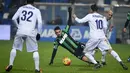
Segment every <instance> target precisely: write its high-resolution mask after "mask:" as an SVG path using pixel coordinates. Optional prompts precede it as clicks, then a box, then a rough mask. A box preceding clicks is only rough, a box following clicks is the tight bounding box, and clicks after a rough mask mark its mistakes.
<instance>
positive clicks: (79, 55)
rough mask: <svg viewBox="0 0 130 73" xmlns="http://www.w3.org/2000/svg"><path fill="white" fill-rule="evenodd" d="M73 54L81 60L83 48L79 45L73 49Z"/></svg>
mask: <svg viewBox="0 0 130 73" xmlns="http://www.w3.org/2000/svg"><path fill="white" fill-rule="evenodd" d="M74 55H75V56H76V57H77V58H79V59H81V60H82V58H83V56H84V53H83V48H81V47H80V48H77V49H76V50H75V53H74Z"/></svg>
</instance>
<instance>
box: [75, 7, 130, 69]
mask: <svg viewBox="0 0 130 73" xmlns="http://www.w3.org/2000/svg"><path fill="white" fill-rule="evenodd" d="M91 10H92V11H93V12H92V13H90V14H88V15H86V16H85V17H84V18H82V19H79V18H77V16H76V15H75V14H74V15H73V17H74V19H75V21H77V22H78V23H85V22H88V23H89V27H90V32H89V40H88V42H87V43H86V48H85V49H84V51H83V52H84V53H85V56H86V57H88V58H89V59H90V60H91V62H92V63H94V64H97V62H96V61H95V59H94V57H93V56H92V55H91V53H92V52H93V50H94V49H95V47H98V48H100V49H101V50H102V51H104V50H105V51H108V52H109V53H110V54H111V55H112V56H113V57H114V58H115V59H116V60H117V61H118V62H119V63H120V65H121V66H122V67H123V69H124V70H127V69H128V67H127V66H125V64H124V63H123V62H122V60H121V59H120V57H119V55H118V54H117V53H116V52H115V51H114V50H113V49H112V47H111V46H110V44H109V41H108V39H107V38H106V36H105V33H104V28H106V27H107V22H106V19H105V18H104V16H103V15H101V14H99V13H98V12H97V11H98V7H97V5H96V4H93V5H91Z"/></svg>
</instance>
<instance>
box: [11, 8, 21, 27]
mask: <svg viewBox="0 0 130 73" xmlns="http://www.w3.org/2000/svg"><path fill="white" fill-rule="evenodd" d="M19 15H20V8H19V9H18V10H17V11H16V13H15V14H14V16H13V17H12V21H13V23H14V24H15V25H16V27H18V22H17V19H18V17H19Z"/></svg>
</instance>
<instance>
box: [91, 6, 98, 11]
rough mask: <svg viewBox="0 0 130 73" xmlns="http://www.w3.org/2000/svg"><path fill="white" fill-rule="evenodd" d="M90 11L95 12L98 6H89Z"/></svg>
mask: <svg viewBox="0 0 130 73" xmlns="http://www.w3.org/2000/svg"><path fill="white" fill-rule="evenodd" d="M91 10H92V12H97V11H98V6H97V5H96V4H93V5H91Z"/></svg>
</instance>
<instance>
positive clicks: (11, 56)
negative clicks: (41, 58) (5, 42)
mask: <svg viewBox="0 0 130 73" xmlns="http://www.w3.org/2000/svg"><path fill="white" fill-rule="evenodd" d="M15 57H16V49H12V50H11V52H10V61H9V65H13V63H14V59H15Z"/></svg>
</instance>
